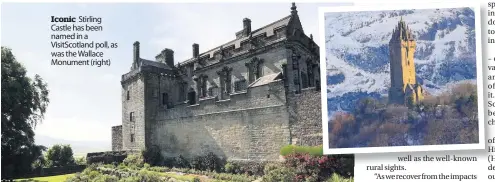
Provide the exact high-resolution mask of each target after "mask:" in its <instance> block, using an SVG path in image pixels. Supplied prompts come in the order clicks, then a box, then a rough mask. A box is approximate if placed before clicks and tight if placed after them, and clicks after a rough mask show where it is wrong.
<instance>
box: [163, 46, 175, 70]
mask: <svg viewBox="0 0 495 182" xmlns="http://www.w3.org/2000/svg"><path fill="white" fill-rule="evenodd" d="M162 54H163V57H165V64H167V65H168V66H170V67H171V68H173V67H174V51H173V50H172V49H168V48H167V49H165V50H163V51H162Z"/></svg>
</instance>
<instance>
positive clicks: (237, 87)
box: [234, 79, 247, 92]
mask: <svg viewBox="0 0 495 182" xmlns="http://www.w3.org/2000/svg"><path fill="white" fill-rule="evenodd" d="M246 89H247V83H246V80H245V79H242V80H238V81H236V82H235V83H234V91H235V92H239V91H242V90H246Z"/></svg>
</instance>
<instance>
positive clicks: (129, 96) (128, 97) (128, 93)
mask: <svg viewBox="0 0 495 182" xmlns="http://www.w3.org/2000/svg"><path fill="white" fill-rule="evenodd" d="M126 99H127V100H130V99H131V94H130V92H129V90H128V91H127V94H126Z"/></svg>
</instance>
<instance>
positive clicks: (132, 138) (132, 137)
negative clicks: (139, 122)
mask: <svg viewBox="0 0 495 182" xmlns="http://www.w3.org/2000/svg"><path fill="white" fill-rule="evenodd" d="M131 142H132V143H134V134H131Z"/></svg>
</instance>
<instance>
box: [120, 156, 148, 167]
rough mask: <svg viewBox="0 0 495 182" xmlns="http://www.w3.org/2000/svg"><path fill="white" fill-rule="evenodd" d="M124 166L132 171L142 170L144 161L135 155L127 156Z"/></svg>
mask: <svg viewBox="0 0 495 182" xmlns="http://www.w3.org/2000/svg"><path fill="white" fill-rule="evenodd" d="M122 164H123V165H124V166H127V167H130V168H132V169H137V168H142V167H144V159H143V157H142V156H141V155H138V154H133V155H129V156H127V158H125V159H124V161H123V162H122Z"/></svg>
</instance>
